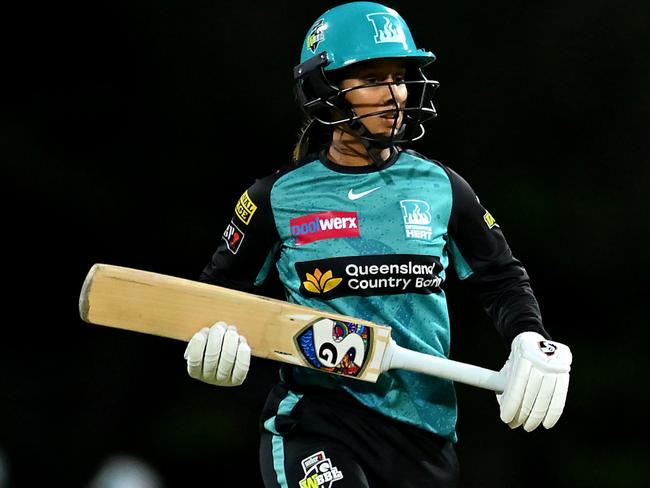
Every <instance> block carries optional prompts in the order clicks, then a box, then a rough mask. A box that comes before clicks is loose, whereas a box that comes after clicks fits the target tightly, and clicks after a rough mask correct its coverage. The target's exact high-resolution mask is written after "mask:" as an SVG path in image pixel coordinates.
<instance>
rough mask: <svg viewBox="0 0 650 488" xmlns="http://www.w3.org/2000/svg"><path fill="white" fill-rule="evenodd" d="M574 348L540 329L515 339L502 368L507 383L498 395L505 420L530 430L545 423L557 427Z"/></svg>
mask: <svg viewBox="0 0 650 488" xmlns="http://www.w3.org/2000/svg"><path fill="white" fill-rule="evenodd" d="M571 361H572V355H571V350H570V349H569V348H568V347H567V346H565V345H564V344H560V343H559V342H555V341H549V340H546V339H545V338H544V337H543V336H542V335H541V334H538V333H537V332H522V333H521V334H519V335H517V337H515V338H514V340H513V341H512V347H511V350H510V356H509V357H508V360H507V361H506V364H505V365H504V367H503V368H502V370H501V371H502V372H504V373H505V374H506V378H507V384H506V388H505V390H504V391H503V393H502V394H498V395H497V401H498V402H499V405H500V409H501V420H503V421H504V422H505V423H506V424H508V425H509V426H510V428H512V429H515V428H517V427H519V426H520V425H523V426H524V430H525V431H526V432H531V431H533V430H535V429H536V428H537V427H538V426H539V424H540V423H541V424H542V425H543V426H544V427H545V428H547V429H550V428H551V427H553V426H554V425H555V424H556V422H557V421H558V419H559V418H560V415H562V411H563V410H564V404H565V402H566V396H567V390H568V388H569V371H570V369H571Z"/></svg>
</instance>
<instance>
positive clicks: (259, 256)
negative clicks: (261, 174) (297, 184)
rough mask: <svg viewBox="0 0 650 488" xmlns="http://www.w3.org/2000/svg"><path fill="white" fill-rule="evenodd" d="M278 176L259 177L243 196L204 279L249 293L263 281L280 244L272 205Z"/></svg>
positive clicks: (202, 275)
mask: <svg viewBox="0 0 650 488" xmlns="http://www.w3.org/2000/svg"><path fill="white" fill-rule="evenodd" d="M276 179H277V175H276V174H274V175H270V176H268V177H266V178H262V179H258V180H256V181H255V183H254V184H253V185H251V186H250V187H249V188H248V189H247V190H246V191H245V192H244V193H243V194H242V195H241V197H240V198H239V200H238V201H237V203H236V204H235V206H234V210H233V213H232V217H231V219H230V222H228V223H227V225H226V228H225V230H224V231H223V234H222V236H221V240H220V242H219V244H218V246H217V249H216V251H215V252H214V254H213V255H212V258H211V259H210V261H209V262H208V264H207V265H206V267H205V268H204V269H203V272H202V273H201V276H200V280H201V281H203V282H206V283H211V284H214V285H218V286H224V287H226V288H231V289H236V290H241V291H248V292H251V291H254V290H255V287H259V286H260V285H261V284H262V283H263V282H264V280H265V279H266V277H267V276H268V275H269V273H270V272H271V268H272V266H273V264H274V262H275V254H276V251H277V250H278V248H279V245H280V244H279V242H280V237H279V234H278V231H277V228H276V225H275V220H274V216H273V208H272V205H271V188H272V187H273V183H274V182H275V180H276Z"/></svg>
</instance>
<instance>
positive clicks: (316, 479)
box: [299, 451, 343, 488]
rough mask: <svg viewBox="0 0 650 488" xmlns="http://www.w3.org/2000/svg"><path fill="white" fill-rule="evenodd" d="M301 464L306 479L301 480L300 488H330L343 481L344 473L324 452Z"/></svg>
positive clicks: (306, 459)
mask: <svg viewBox="0 0 650 488" xmlns="http://www.w3.org/2000/svg"><path fill="white" fill-rule="evenodd" d="M300 464H301V465H302V470H303V471H304V472H305V477H304V478H303V479H301V480H300V483H299V486H300V488H330V487H331V486H332V484H333V483H334V482H335V481H338V480H340V479H343V473H342V472H341V471H340V470H339V468H337V467H336V466H333V465H332V461H331V460H330V459H329V458H328V457H327V456H326V455H325V452H324V451H318V452H317V453H315V454H312V455H311V456H309V457H307V458H305V459H303V460H302V461H301V462H300Z"/></svg>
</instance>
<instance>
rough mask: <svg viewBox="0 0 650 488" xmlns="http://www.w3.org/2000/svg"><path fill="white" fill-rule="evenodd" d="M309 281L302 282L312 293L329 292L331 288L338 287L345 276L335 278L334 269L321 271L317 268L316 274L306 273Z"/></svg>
mask: <svg viewBox="0 0 650 488" xmlns="http://www.w3.org/2000/svg"><path fill="white" fill-rule="evenodd" d="M306 278H307V281H303V282H302V284H303V286H304V287H305V289H306V290H307V291H310V292H312V293H318V294H321V293H327V292H328V291H330V290H333V289H334V288H336V287H337V286H338V285H339V284H340V283H341V281H343V278H334V276H333V275H332V271H330V270H328V271H326V272H325V273H321V270H320V269H318V268H316V270H315V271H314V274H312V273H307V274H306Z"/></svg>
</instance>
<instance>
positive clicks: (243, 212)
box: [235, 191, 257, 225]
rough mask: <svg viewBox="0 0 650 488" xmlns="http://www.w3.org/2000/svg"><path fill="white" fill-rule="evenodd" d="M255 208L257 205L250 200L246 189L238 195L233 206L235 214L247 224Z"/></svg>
mask: <svg viewBox="0 0 650 488" xmlns="http://www.w3.org/2000/svg"><path fill="white" fill-rule="evenodd" d="M256 210H257V205H255V204H254V203H253V201H252V200H251V198H250V196H249V195H248V191H245V192H244V194H243V195H242V196H241V197H239V201H238V202H237V205H236V206H235V214H236V215H237V217H239V219H240V220H241V221H242V222H243V223H245V224H246V225H248V224H249V223H250V221H251V219H252V218H253V214H255V211H256Z"/></svg>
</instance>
